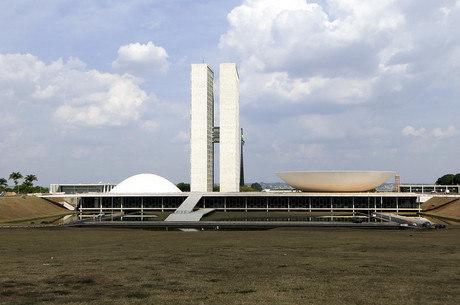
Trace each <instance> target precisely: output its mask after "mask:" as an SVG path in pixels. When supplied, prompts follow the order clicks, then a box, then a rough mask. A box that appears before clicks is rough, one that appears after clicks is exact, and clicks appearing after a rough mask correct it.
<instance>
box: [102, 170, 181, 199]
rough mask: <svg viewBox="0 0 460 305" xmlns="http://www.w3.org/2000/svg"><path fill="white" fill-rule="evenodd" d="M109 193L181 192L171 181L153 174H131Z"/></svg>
mask: <svg viewBox="0 0 460 305" xmlns="http://www.w3.org/2000/svg"><path fill="white" fill-rule="evenodd" d="M110 193H112V194H113V193H115V194H133V193H134V194H151V193H181V190H180V189H179V188H177V186H175V185H174V184H173V183H172V182H171V181H169V180H167V179H165V178H163V177H160V176H158V175H154V174H139V175H134V176H131V177H129V178H127V179H125V180H123V181H122V182H120V183H119V184H118V185H117V186H116V187H114V188H113V189H112V190H111V191H110Z"/></svg>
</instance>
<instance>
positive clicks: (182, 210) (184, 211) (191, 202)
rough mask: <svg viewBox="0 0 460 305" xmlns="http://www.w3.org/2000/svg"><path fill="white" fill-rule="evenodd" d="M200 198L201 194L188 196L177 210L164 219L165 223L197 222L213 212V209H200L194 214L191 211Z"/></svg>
mask: <svg viewBox="0 0 460 305" xmlns="http://www.w3.org/2000/svg"><path fill="white" fill-rule="evenodd" d="M202 196H203V194H190V195H189V196H188V197H187V199H185V200H184V202H182V204H181V205H180V206H179V207H178V208H177V210H176V211H175V212H174V213H172V214H171V215H169V216H168V217H167V218H166V219H165V221H199V220H200V219H201V217H203V215H205V214H207V213H210V212H212V211H214V210H215V209H200V210H198V211H195V212H194V211H193V209H194V208H195V206H196V205H197V204H198V202H199V201H200V199H201V197H202Z"/></svg>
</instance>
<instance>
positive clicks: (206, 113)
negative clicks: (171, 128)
mask: <svg viewBox="0 0 460 305" xmlns="http://www.w3.org/2000/svg"><path fill="white" fill-rule="evenodd" d="M190 82H191V84H190V95H191V103H190V122H191V124H190V187H191V191H192V192H212V190H213V186H214V145H213V143H212V128H213V125H214V72H213V71H212V69H211V68H210V67H209V66H208V65H207V64H192V68H191V73H190Z"/></svg>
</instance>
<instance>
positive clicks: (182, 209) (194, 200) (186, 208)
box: [174, 194, 203, 214]
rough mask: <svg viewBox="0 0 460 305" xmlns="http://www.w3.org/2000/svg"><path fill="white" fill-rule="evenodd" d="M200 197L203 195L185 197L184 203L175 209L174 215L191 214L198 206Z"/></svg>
mask: <svg viewBox="0 0 460 305" xmlns="http://www.w3.org/2000/svg"><path fill="white" fill-rule="evenodd" d="M201 197H203V194H190V195H189V196H188V197H187V199H185V200H184V202H182V204H181V205H180V206H179V207H178V208H177V210H176V211H175V212H174V213H175V214H179V213H191V212H193V209H194V208H195V206H196V205H197V204H198V202H199V201H200V199H201Z"/></svg>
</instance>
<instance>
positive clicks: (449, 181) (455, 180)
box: [436, 174, 460, 185]
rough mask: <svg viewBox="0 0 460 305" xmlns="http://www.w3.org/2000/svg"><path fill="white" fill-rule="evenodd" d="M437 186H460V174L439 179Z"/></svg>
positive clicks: (447, 175)
mask: <svg viewBox="0 0 460 305" xmlns="http://www.w3.org/2000/svg"><path fill="white" fill-rule="evenodd" d="M436 184H438V185H454V184H460V174H456V175H454V174H445V175H444V176H442V177H440V178H438V180H436Z"/></svg>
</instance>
